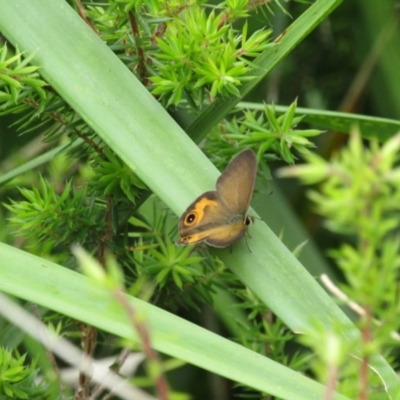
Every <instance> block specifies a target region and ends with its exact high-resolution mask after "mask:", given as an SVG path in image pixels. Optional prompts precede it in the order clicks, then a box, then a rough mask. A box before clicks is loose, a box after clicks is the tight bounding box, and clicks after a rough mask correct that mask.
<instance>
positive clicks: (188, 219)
mask: <svg viewBox="0 0 400 400" xmlns="http://www.w3.org/2000/svg"><path fill="white" fill-rule="evenodd" d="M196 217H197V215H196V214H195V213H190V214H189V215H188V216H187V217H186V219H185V222H186V225H193V224H194V223H195V222H196V219H197V218H196Z"/></svg>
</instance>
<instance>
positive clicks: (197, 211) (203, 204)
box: [176, 149, 257, 247]
mask: <svg viewBox="0 0 400 400" xmlns="http://www.w3.org/2000/svg"><path fill="white" fill-rule="evenodd" d="M256 175H257V158H256V155H255V153H254V152H253V150H250V149H247V150H244V151H242V152H241V153H239V154H238V155H237V156H236V157H235V158H234V159H233V160H232V161H231V163H230V164H229V165H228V166H227V167H226V169H225V171H224V172H223V173H222V174H221V176H220V177H219V178H218V179H217V183H216V190H212V191H209V192H205V193H203V194H202V195H200V196H199V197H198V198H197V199H196V200H195V201H194V202H193V203H192V204H191V205H190V206H189V207H188V208H187V209H186V211H185V212H184V213H183V214H182V216H181V218H180V220H179V225H178V228H179V233H180V236H181V238H180V239H179V240H177V241H176V244H178V245H183V246H184V245H188V244H194V243H200V242H204V243H206V244H208V245H210V246H213V247H227V246H229V245H231V244H232V243H234V242H236V241H237V240H239V239H240V238H241V237H243V236H244V234H245V233H246V231H247V227H248V225H250V224H251V222H252V218H251V217H249V216H248V215H247V210H248V208H249V205H250V201H251V197H252V195H253V190H254V184H255V181H256Z"/></svg>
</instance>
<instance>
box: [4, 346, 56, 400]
mask: <svg viewBox="0 0 400 400" xmlns="http://www.w3.org/2000/svg"><path fill="white" fill-rule="evenodd" d="M25 359H26V355H22V356H21V355H19V354H18V353H16V354H14V355H13V353H12V352H11V351H8V350H7V349H4V348H3V347H0V399H2V400H3V399H4V400H5V399H29V400H36V399H37V400H39V399H40V400H44V399H49V397H48V396H46V390H47V389H46V385H45V383H44V382H43V381H42V382H41V383H39V384H37V383H36V379H37V376H38V370H37V368H36V362H32V363H31V364H29V365H25Z"/></svg>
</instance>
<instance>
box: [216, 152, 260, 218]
mask: <svg viewBox="0 0 400 400" xmlns="http://www.w3.org/2000/svg"><path fill="white" fill-rule="evenodd" d="M256 175H257V158H256V155H255V153H254V151H253V150H250V149H248V150H244V151H242V152H241V153H240V154H239V155H238V156H237V157H236V158H234V159H233V161H231V163H230V164H229V165H228V167H227V168H226V170H225V171H224V172H223V173H222V175H221V176H220V177H219V178H218V180H217V195H218V198H219V199H220V200H221V201H222V202H223V203H224V204H225V205H226V206H227V207H229V208H230V209H231V210H232V211H234V212H235V214H236V215H237V214H239V215H241V216H244V215H245V214H246V212H247V209H248V208H249V205H250V202H251V197H252V195H253V190H254V184H255V181H256Z"/></svg>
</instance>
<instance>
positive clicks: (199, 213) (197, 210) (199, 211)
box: [183, 197, 218, 226]
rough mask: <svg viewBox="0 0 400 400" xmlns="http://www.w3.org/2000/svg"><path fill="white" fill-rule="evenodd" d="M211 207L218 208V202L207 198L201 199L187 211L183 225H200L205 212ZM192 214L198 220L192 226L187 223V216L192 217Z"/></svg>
mask: <svg viewBox="0 0 400 400" xmlns="http://www.w3.org/2000/svg"><path fill="white" fill-rule="evenodd" d="M209 206H212V207H216V206H218V202H217V201H215V200H210V199H208V198H206V197H203V198H201V199H199V200H198V201H197V202H196V203H195V204H194V205H193V206H192V207H191V208H190V209H188V210H186V212H185V214H184V215H185V217H184V219H183V224H184V225H185V226H189V225H197V224H199V223H200V222H201V221H202V219H203V217H204V212H205V209H206V207H209ZM190 214H194V215H195V216H196V218H195V220H194V221H193V223H192V224H188V223H187V222H186V216H187V215H190Z"/></svg>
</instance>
